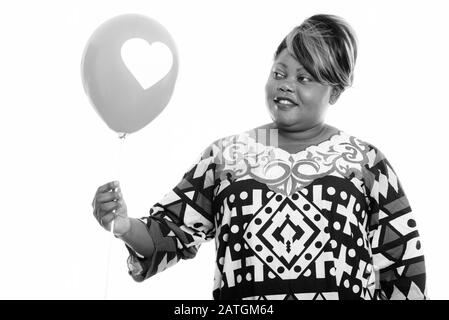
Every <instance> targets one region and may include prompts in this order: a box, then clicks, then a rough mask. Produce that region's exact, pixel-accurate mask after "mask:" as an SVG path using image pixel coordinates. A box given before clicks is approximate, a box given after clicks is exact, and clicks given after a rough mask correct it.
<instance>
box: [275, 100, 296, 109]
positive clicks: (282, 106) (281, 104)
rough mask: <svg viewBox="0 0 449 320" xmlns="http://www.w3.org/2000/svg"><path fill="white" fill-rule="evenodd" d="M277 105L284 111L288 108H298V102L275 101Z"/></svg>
mask: <svg viewBox="0 0 449 320" xmlns="http://www.w3.org/2000/svg"><path fill="white" fill-rule="evenodd" d="M274 104H275V106H276V107H277V108H278V109H280V110H282V111H288V110H292V109H294V108H297V107H298V105H297V104H283V103H279V102H276V101H275V102H274Z"/></svg>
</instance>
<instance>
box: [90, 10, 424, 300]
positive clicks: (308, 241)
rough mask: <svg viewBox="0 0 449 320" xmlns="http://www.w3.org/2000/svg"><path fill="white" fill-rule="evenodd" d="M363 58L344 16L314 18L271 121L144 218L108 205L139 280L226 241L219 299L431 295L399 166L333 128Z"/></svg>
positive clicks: (277, 92)
mask: <svg viewBox="0 0 449 320" xmlns="http://www.w3.org/2000/svg"><path fill="white" fill-rule="evenodd" d="M356 55H357V46H356V41H355V35H354V32H353V31H352V30H351V28H350V27H349V25H348V24H347V23H346V22H344V21H343V20H342V19H341V18H339V17H336V16H331V15H316V16H313V17H310V18H308V19H307V20H305V21H304V22H303V23H302V24H301V25H300V26H299V27H296V28H294V29H293V30H292V32H291V33H289V34H288V35H287V37H286V38H285V39H284V40H283V41H282V42H281V44H280V46H279V47H278V49H277V50H276V53H275V57H274V63H273V66H272V68H271V71H270V74H269V78H268V81H267V84H266V86H265V92H266V103H267V106H268V109H269V111H270V114H271V116H272V118H273V122H272V123H268V124H266V125H263V126H260V127H258V128H254V129H251V130H248V131H245V132H241V133H238V134H234V135H230V136H227V137H223V138H220V139H217V140H216V141H214V142H213V143H211V144H210V145H209V146H207V147H206V148H205V149H204V150H203V151H202V152H201V153H200V154H199V156H198V158H197V159H196V161H195V162H194V163H193V164H192V166H191V167H190V168H189V169H188V170H187V171H186V172H185V174H184V176H183V177H182V179H181V180H180V181H179V183H178V184H177V185H176V186H175V187H174V188H173V189H172V190H170V192H168V193H167V194H166V195H165V196H164V197H163V198H162V199H161V200H160V201H159V202H158V203H156V204H154V205H153V206H152V208H151V209H150V212H149V214H148V215H147V216H145V217H142V218H141V219H133V218H127V217H126V205H125V204H124V202H123V199H122V195H121V193H118V194H116V195H115V194H110V195H109V196H107V197H106V196H104V195H103V196H102V195H101V194H100V195H99V199H100V200H101V199H108V200H110V199H111V198H113V197H116V198H117V199H116V200H117V202H116V203H113V206H114V208H115V206H117V207H119V210H121V212H122V215H121V218H122V219H121V220H117V223H116V225H115V226H116V227H117V230H114V232H115V233H116V234H117V237H119V238H121V239H122V240H123V241H124V242H125V243H126V248H127V249H128V251H129V259H128V266H129V273H130V275H131V276H132V278H133V279H134V280H136V281H143V280H145V279H148V278H150V277H152V276H154V275H156V274H157V273H160V272H162V271H164V270H166V269H167V268H169V267H171V266H173V265H175V264H176V263H177V262H179V261H180V260H182V259H191V258H194V257H195V256H196V254H197V252H198V249H199V248H200V246H201V244H202V243H204V242H205V241H209V240H212V239H215V245H216V251H217V252H216V253H217V255H216V260H215V277H214V286H213V293H212V294H213V298H214V299H216V300H221V299H254V300H257V299H286V300H294V299H299V300H309V299H313V300H315V299H368V300H370V299H426V298H427V292H426V274H425V265H424V255H423V251H422V245H421V242H420V238H419V233H418V230H417V223H416V220H415V218H414V216H413V214H412V210H411V207H410V204H409V201H408V199H407V197H406V195H405V193H404V189H403V188H402V185H401V184H400V182H399V178H398V177H397V175H396V173H395V171H394V170H393V168H392V165H391V164H390V162H389V161H388V160H387V159H386V157H385V156H384V155H383V153H382V152H381V151H380V150H379V149H378V148H376V147H375V146H374V145H372V144H371V143H368V142H365V141H362V140H360V139H358V138H356V137H355V136H352V135H350V134H347V133H345V132H343V131H341V130H339V129H337V128H335V127H333V126H331V125H328V124H326V123H325V122H324V119H325V113H326V110H327V108H328V106H329V105H331V104H335V103H336V102H337V100H338V97H339V96H340V94H341V93H342V92H343V91H344V90H345V89H346V88H347V87H348V86H350V85H351V84H352V80H353V71H354V66H355V61H356ZM104 201H106V200H104ZM101 205H102V206H103V207H105V208H107V204H105V203H103V204H99V205H98V208H100V209H101ZM111 208H112V207H111ZM100 209H98V211H97V212H96V214H95V215H96V217H97V219H99V220H100V221H101V220H102V219H103V217H107V214H108V212H107V211H101V210H100ZM106 222H107V223H108V222H109V221H106Z"/></svg>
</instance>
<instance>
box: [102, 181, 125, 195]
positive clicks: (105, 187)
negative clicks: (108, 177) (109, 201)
mask: <svg viewBox="0 0 449 320" xmlns="http://www.w3.org/2000/svg"><path fill="white" fill-rule="evenodd" d="M119 186H120V184H119V182H118V181H111V182H108V183H105V184H104V185H102V186H100V187H98V189H97V193H103V192H108V191H110V190H112V189H115V188H117V187H119Z"/></svg>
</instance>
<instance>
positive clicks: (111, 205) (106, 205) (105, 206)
mask: <svg viewBox="0 0 449 320" xmlns="http://www.w3.org/2000/svg"><path fill="white" fill-rule="evenodd" d="M119 206H120V203H119V202H118V201H109V202H103V203H100V210H101V211H104V212H105V213H108V212H109V211H112V210H114V209H117V208H118V207H119Z"/></svg>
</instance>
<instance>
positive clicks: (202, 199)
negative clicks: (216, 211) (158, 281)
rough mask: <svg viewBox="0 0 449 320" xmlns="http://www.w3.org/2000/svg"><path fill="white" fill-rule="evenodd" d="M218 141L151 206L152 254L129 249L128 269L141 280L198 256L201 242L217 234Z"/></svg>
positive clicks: (148, 218)
mask: <svg viewBox="0 0 449 320" xmlns="http://www.w3.org/2000/svg"><path fill="white" fill-rule="evenodd" d="M215 147H216V146H215V145H214V144H211V145H209V146H208V147H207V148H206V149H205V150H203V152H201V154H200V155H199V157H198V158H197V159H196V161H195V162H194V164H193V165H192V166H191V167H190V168H189V169H188V170H187V172H186V173H185V174H184V176H183V177H182V179H181V181H179V183H178V184H177V185H176V186H175V187H174V188H173V189H172V190H170V191H169V192H168V193H167V194H165V196H163V198H162V199H161V200H160V201H159V202H157V203H156V204H154V205H153V206H152V207H151V209H150V210H149V215H148V216H146V217H143V218H141V219H139V220H140V221H142V222H143V223H144V224H145V225H146V227H147V229H148V232H149V234H150V236H151V237H152V239H153V243H154V246H155V250H154V254H153V255H152V256H151V257H143V256H142V255H140V254H139V253H138V252H136V251H135V250H134V249H133V248H131V247H130V246H128V245H126V244H125V245H126V248H127V249H128V251H129V257H128V260H127V264H128V269H129V271H128V273H129V274H130V275H131V277H132V278H133V279H134V280H135V281H137V282H141V281H143V280H145V279H147V278H149V277H151V276H153V275H155V274H156V273H158V272H161V271H164V270H165V269H167V268H168V267H170V266H172V265H174V264H176V263H177V262H178V261H179V260H181V259H191V258H193V257H195V255H196V253H197V251H198V249H199V248H200V246H201V244H202V243H203V242H205V241H208V240H211V239H213V238H214V236H215V219H214V215H213V209H212V203H213V198H214V184H215V168H216V163H215V152H214V150H215Z"/></svg>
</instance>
